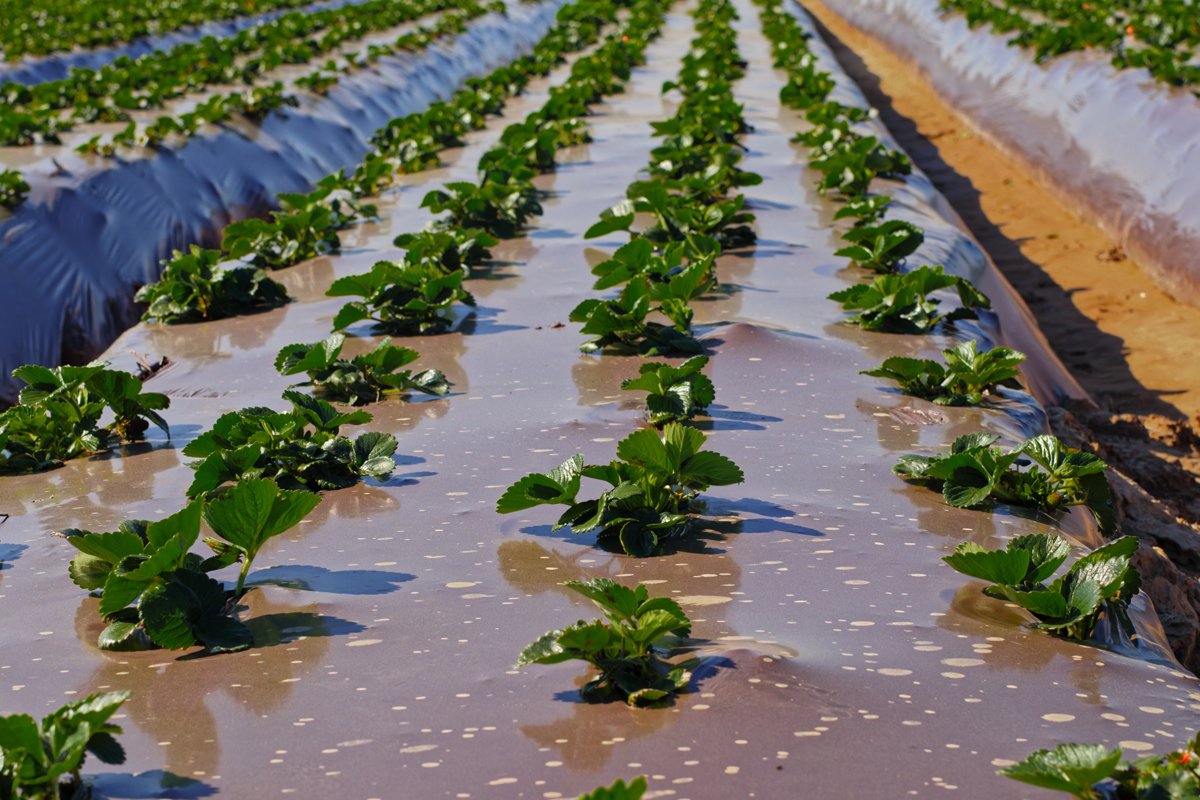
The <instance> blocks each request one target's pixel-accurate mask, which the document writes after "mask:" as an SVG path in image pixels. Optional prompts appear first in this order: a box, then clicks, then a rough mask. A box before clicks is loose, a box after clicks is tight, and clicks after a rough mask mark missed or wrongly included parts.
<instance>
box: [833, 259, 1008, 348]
mask: <svg viewBox="0 0 1200 800" xmlns="http://www.w3.org/2000/svg"><path fill="white" fill-rule="evenodd" d="M939 289H954V290H955V291H957V292H958V299H959V301H960V302H961V303H962V307H961V308H956V309H955V310H953V311H951V312H950V313H948V314H938V306H939V305H940V303H941V301H940V300H937V299H936V298H931V297H929V293H930V292H934V291H937V290H939ZM829 299H830V300H834V301H836V302H838V303H841V305H842V308H843V309H844V310H846V311H855V312H857V313H855V314H853V315H852V316H850V317H849V318H848V319H847V320H846V322H849V323H851V324H853V325H858V326H859V327H861V328H864V329H866V330H869V331H888V332H892V333H929V332H931V331H932V330H933V329H934V328H935V327H937V325H938V323H940V322H945V323H947V324H949V323H952V322H954V321H955V320H960V319H974V318H975V316H976V315H975V309H976V308H991V301H989V300H988V299H987V297H986V296H985V295H984V294H983V293H982V292H980V291H979V290H978V289H976V288H975V287H974V286H972V285H971V283H970V282H969V281H967V280H965V279H963V278H959V277H956V276H954V275H947V274H945V272H943V270H942V268H941V267H921V268H920V269H916V270H913V271H912V272H905V273H901V274H898V275H879V276H877V277H876V278H875V279H874V280H873V281H871V282H870V283H860V284H857V285H855V286H851V287H850V288H848V289H842V290H841V291H838V292H834V293H833V294H831V295H829Z"/></svg>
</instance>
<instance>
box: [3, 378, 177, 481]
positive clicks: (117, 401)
mask: <svg viewBox="0 0 1200 800" xmlns="http://www.w3.org/2000/svg"><path fill="white" fill-rule="evenodd" d="M13 377H15V378H17V379H18V380H21V381H24V382H25V386H24V388H22V389H21V392H20V395H19V396H18V402H17V404H16V405H14V406H12V407H11V408H8V409H5V410H4V411H2V412H0V475H3V474H5V473H9V474H11V473H22V472H40V471H41V470H46V469H51V468H53V467H57V466H60V465H61V464H62V463H63V462H64V461H67V460H68V459H72V458H79V457H81V456H86V455H92V454H94V453H99V452H102V451H104V450H107V449H109V448H110V447H113V446H115V445H117V444H119V443H121V442H133V441H137V440H138V439H141V438H142V435H143V434H144V433H145V432H146V430H147V428H149V426H150V425H156V426H158V427H159V428H161V429H162V430H163V432H164V433H166V434H167V435H168V436H170V434H171V432H170V430H169V429H168V427H167V423H166V422H165V421H164V420H163V418H162V417H161V416H159V414H158V412H159V411H162V410H163V409H165V408H167V407H168V406H169V405H170V400H168V398H167V396H166V395H162V394H157V393H154V392H144V391H142V382H141V381H140V380H138V379H137V378H136V377H134V376H133V375H130V374H129V373H128V372H123V371H121V370H115V369H109V368H108V363H107V362H103V361H96V362H93V363H91V364H88V365H87V366H83V367H71V366H62V367H54V368H49V367H41V366H37V365H33V364H29V365H26V366H23V367H18V368H17V369H15V370H13ZM105 420H107V422H105Z"/></svg>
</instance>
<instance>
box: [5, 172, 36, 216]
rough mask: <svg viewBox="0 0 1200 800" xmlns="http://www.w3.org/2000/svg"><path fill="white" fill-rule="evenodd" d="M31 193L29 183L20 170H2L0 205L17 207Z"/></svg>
mask: <svg viewBox="0 0 1200 800" xmlns="http://www.w3.org/2000/svg"><path fill="white" fill-rule="evenodd" d="M28 195H29V184H28V183H26V182H25V179H24V178H22V177H21V172H20V170H15V169H5V170H0V206H3V207H4V208H16V207H17V206H19V205H20V204H21V203H23V202H25V198H26V197H27V196H28Z"/></svg>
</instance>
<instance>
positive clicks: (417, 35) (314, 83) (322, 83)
mask: <svg viewBox="0 0 1200 800" xmlns="http://www.w3.org/2000/svg"><path fill="white" fill-rule="evenodd" d="M493 2H494V0H493ZM491 5H492V4H491V3H489V5H488V7H490V6H491ZM488 7H485V6H482V5H480V4H479V3H475V2H471V3H469V4H468V7H466V8H464V9H458V10H454V11H450V12H447V13H445V14H443V15H442V16H440V17H439V18H438V19H437V21H436V22H435V23H433V24H432V25H430V26H426V27H421V28H418V29H417V30H415V31H413V32H410V33H405V34H401V36H399V37H398V38H397V39H396V41H395V42H394V43H392V44H373V45H370V46H369V47H368V53H367V55H365V56H363V57H361V58H359V57H355V56H353V55H350V56H346V57H345V59H343V60H341V61H338V60H336V59H330V60H328V61H326V63H325V64H324V65H323V66H322V67H320V68H318V69H317V70H315V71H314V72H313V73H310V74H309V75H306V76H302V77H301V78H298V79H297V80H296V84H297V85H299V86H303V87H304V88H307V89H312V90H317V93H318V94H325V93H327V92H328V91H329V89H330V88H332V87H333V86H334V85H336V84H337V82H338V81H339V80H341V78H342V77H343V76H344V75H347V74H350V73H352V72H356V71H358V70H359V69H362V68H363V67H366V66H369V65H370V64H373V63H375V62H376V61H378V60H379V59H381V58H383V57H384V56H388V55H393V54H395V53H398V52H401V51H402V50H416V49H420V48H423V47H425V46H426V45H428V44H429V43H430V42H432V41H434V40H435V39H437V38H439V37H441V36H447V35H451V34H457V33H461V32H462V31H464V30H466V27H467V22H468V21H469V20H471V19H474V18H476V17H479V16H482V15H483V14H484V13H486V10H487V8H488ZM349 33H350V34H353V35H354V36H357V35H358V34H357V33H355V29H353V28H352V29H350V30H349ZM338 38H339V37H336V36H333V35H332V34H329V33H326V34H325V35H323V36H322V37H321V38H320V41H321V43H322V46H324V45H326V44H329V43H337V42H336V40H337V39H338ZM314 57H315V56H314ZM298 102H299V101H298V99H297V98H296V96H295V95H294V94H292V93H290V92H288V91H286V90H285V88H284V85H283V84H282V83H280V82H279V81H275V82H274V83H269V84H263V85H257V86H251V87H249V88H245V89H235V90H233V91H231V92H227V93H224V94H215V95H213V96H211V97H209V98H208V99H207V100H205V101H203V102H202V103H199V104H198V105H197V106H196V107H195V108H193V109H192V110H191V111H186V112H183V113H181V114H177V115H169V114H167V115H162V116H159V117H158V118H157V119H156V120H155V121H154V122H152V123H150V124H149V125H145V126H139V125H138V124H137V123H136V122H133V121H131V122H130V123H129V124H128V125H127V126H125V128H124V129H122V130H121V131H119V132H117V133H116V134H113V135H112V136H111V137H109V138H108V139H105V138H104V137H103V136H93V137H92V138H90V139H88V140H87V141H86V142H84V143H83V144H81V145H79V146H78V147H77V148H76V151H77V152H80V153H85V154H93V155H100V156H104V157H113V156H115V155H117V153H118V152H119V150H120V148H132V147H157V146H158V145H160V144H162V143H163V142H164V141H165V140H166V139H167V138H168V137H171V136H176V137H181V138H189V137H191V136H195V135H196V134H197V133H199V132H200V130H201V129H202V128H204V127H205V126H207V125H215V124H218V123H222V122H226V121H228V120H230V119H232V118H233V117H235V116H239V115H240V116H243V117H246V118H247V119H250V120H253V121H255V122H261V121H262V120H263V119H265V118H266V117H267V115H268V114H270V113H271V112H272V111H276V110H278V109H282V108H285V107H289V106H295V105H297V104H298Z"/></svg>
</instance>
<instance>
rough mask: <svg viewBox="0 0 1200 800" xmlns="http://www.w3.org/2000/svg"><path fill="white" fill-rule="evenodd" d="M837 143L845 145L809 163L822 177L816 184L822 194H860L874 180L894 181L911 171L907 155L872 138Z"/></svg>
mask: <svg viewBox="0 0 1200 800" xmlns="http://www.w3.org/2000/svg"><path fill="white" fill-rule="evenodd" d="M841 141H842V142H843V143H845V144H843V145H842V146H840V147H837V148H835V149H832V150H831V151H830V152H828V153H827V154H825V155H823V156H822V157H821V158H817V159H815V160H813V161H810V162H809V166H811V167H812V168H813V169H815V170H817V171H818V172H820V173H822V174H823V176H824V177H822V178H821V180H820V182H819V183H818V184H817V190H818V191H820V192H822V193H824V192H829V191H835V192H839V193H841V194H844V195H848V196H857V195H862V194H865V193H866V191H867V187H868V186H869V185H870V183H871V181H872V180H874V179H875V178H876V177H883V178H895V177H900V176H902V175H907V174H909V173H910V172H912V164H911V162H910V161H909V160H908V156H906V155H905V154H904V153H901V152H900V151H899V150H892V149H889V148H887V147H885V146H884V145H883V144H881V143H880V142H879V140H878V139H876V138H875V137H874V136H863V137H861V138H856V139H843V140H841Z"/></svg>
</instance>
